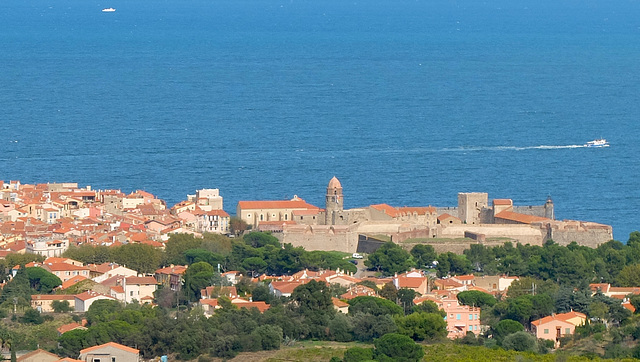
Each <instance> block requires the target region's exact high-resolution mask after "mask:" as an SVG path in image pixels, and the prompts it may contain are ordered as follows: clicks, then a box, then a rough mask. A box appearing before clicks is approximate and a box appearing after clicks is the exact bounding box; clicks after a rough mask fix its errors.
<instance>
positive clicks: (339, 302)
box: [331, 297, 349, 308]
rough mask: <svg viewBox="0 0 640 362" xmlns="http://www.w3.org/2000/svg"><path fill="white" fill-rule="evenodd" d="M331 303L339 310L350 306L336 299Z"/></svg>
mask: <svg viewBox="0 0 640 362" xmlns="http://www.w3.org/2000/svg"><path fill="white" fill-rule="evenodd" d="M331 302H333V305H334V306H336V307H338V308H344V307H348V306H349V303H346V302H343V301H341V300H340V299H338V298H335V297H331Z"/></svg>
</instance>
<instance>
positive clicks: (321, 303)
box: [291, 280, 335, 315]
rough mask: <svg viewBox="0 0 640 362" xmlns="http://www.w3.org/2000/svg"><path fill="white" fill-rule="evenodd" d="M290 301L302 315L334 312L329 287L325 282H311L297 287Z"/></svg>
mask: <svg viewBox="0 0 640 362" xmlns="http://www.w3.org/2000/svg"><path fill="white" fill-rule="evenodd" d="M291 300H292V301H293V302H294V303H295V304H296V306H297V309H298V310H299V311H300V313H301V314H302V315H309V314H314V313H317V312H323V313H329V314H333V313H334V312H335V310H334V309H333V302H332V300H331V291H330V287H329V286H328V285H327V284H326V283H325V282H318V281H315V280H311V281H310V282H309V283H306V284H302V285H299V286H297V287H296V288H295V289H294V290H293V293H291Z"/></svg>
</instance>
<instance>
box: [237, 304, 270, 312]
mask: <svg viewBox="0 0 640 362" xmlns="http://www.w3.org/2000/svg"><path fill="white" fill-rule="evenodd" d="M234 305H235V306H237V307H238V308H247V309H251V308H258V310H259V311H260V313H264V311H266V310H267V309H269V308H270V307H271V306H270V305H268V304H267V303H265V302H246V303H237V304H234Z"/></svg>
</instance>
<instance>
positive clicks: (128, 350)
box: [80, 342, 140, 354]
mask: <svg viewBox="0 0 640 362" xmlns="http://www.w3.org/2000/svg"><path fill="white" fill-rule="evenodd" d="M104 347H114V348H118V349H121V350H123V351H127V352H130V353H136V354H138V353H140V350H137V349H135V348H131V347H127V346H123V345H121V344H119V343H115V342H109V343H105V344H101V345H99V346H93V347H89V348H85V349H83V350H81V351H80V354H85V353H87V352H91V351H95V350H98V349H101V348H104Z"/></svg>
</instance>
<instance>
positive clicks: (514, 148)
mask: <svg viewBox="0 0 640 362" xmlns="http://www.w3.org/2000/svg"><path fill="white" fill-rule="evenodd" d="M586 147H587V145H540V146H490V147H458V148H444V149H442V151H448V152H469V151H524V150H561V149H569V148H586Z"/></svg>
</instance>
